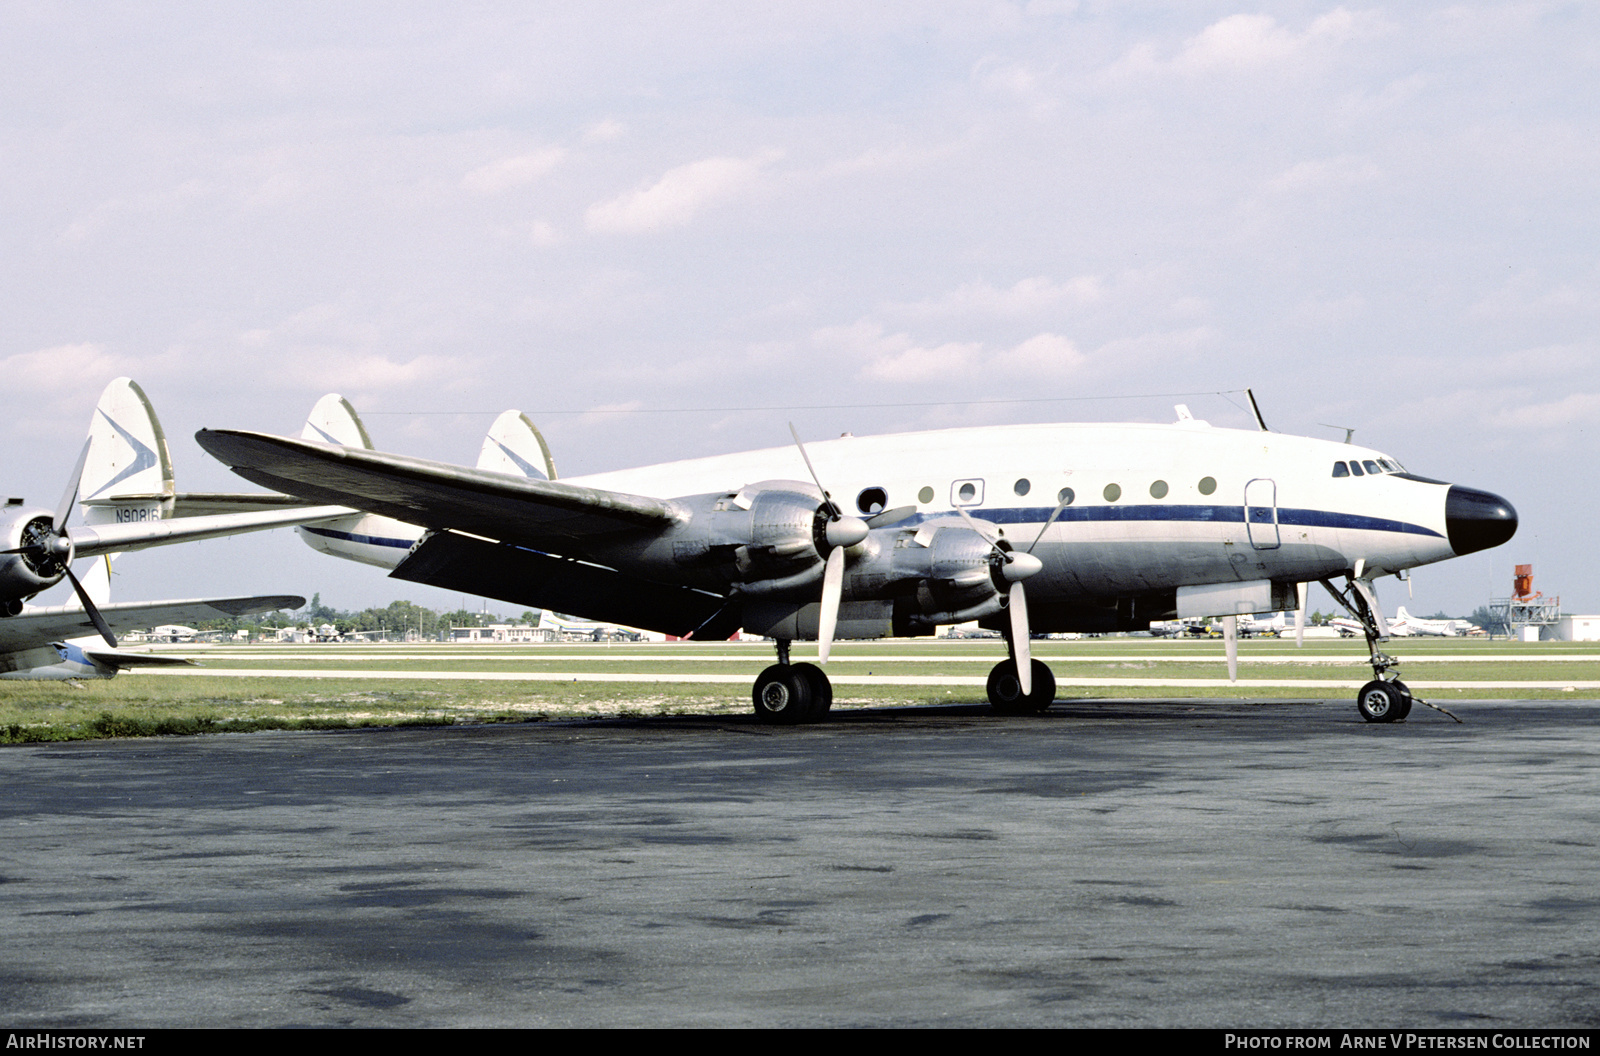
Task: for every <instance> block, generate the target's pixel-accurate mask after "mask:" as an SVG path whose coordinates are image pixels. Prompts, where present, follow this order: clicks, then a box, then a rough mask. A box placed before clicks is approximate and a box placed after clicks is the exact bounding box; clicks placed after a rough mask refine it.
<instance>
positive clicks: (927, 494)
mask: <svg viewBox="0 0 1600 1056" xmlns="http://www.w3.org/2000/svg"><path fill="white" fill-rule="evenodd" d="M917 501H918V502H920V503H922V504H923V505H924V506H926V505H927V504H928V503H930V502H932V501H933V489H932V488H923V489H922V490H921V491H919V492H917Z"/></svg>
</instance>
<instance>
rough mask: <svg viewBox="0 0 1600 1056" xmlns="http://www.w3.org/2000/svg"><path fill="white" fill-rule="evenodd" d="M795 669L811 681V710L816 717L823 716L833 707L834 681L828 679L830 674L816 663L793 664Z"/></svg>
mask: <svg viewBox="0 0 1600 1056" xmlns="http://www.w3.org/2000/svg"><path fill="white" fill-rule="evenodd" d="M790 666H791V667H792V668H793V669H794V670H795V671H798V672H800V674H802V675H803V676H805V679H806V681H808V682H809V683H811V712H812V716H813V717H814V718H818V719H820V718H822V716H824V715H826V714H827V713H828V712H829V710H831V709H832V708H833V683H832V682H830V681H828V674H827V672H826V671H823V670H822V668H820V667H818V666H817V665H816V664H791V665H790Z"/></svg>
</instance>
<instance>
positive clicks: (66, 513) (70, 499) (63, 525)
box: [51, 440, 94, 532]
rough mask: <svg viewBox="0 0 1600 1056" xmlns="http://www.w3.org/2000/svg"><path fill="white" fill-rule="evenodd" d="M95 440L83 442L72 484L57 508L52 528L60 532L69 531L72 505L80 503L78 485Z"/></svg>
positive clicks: (73, 470) (73, 468)
mask: <svg viewBox="0 0 1600 1056" xmlns="http://www.w3.org/2000/svg"><path fill="white" fill-rule="evenodd" d="M92 443H94V441H93V440H85V441H84V442H83V450H82V451H80V452H79V453H78V464H77V465H76V466H73V467H72V477H71V483H70V484H68V485H67V492H66V494H65V495H62V496H61V504H60V505H58V506H57V507H56V519H55V520H54V521H52V522H51V525H52V527H54V528H55V530H56V531H58V532H64V531H66V530H67V518H68V517H70V516H71V515H72V504H73V503H75V502H77V501H78V484H79V483H80V482H81V481H82V480H83V467H84V465H85V464H86V463H88V461H89V445H90V444H92Z"/></svg>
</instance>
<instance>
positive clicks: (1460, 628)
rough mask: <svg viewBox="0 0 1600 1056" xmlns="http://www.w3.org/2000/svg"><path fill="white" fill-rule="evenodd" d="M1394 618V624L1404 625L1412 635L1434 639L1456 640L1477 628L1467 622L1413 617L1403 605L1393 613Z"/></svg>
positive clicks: (1475, 625)
mask: <svg viewBox="0 0 1600 1056" xmlns="http://www.w3.org/2000/svg"><path fill="white" fill-rule="evenodd" d="M1394 618H1395V622H1396V623H1400V624H1404V625H1405V627H1406V629H1407V630H1409V631H1410V632H1411V633H1412V634H1415V635H1428V636H1431V637H1435V638H1458V637H1460V636H1462V635H1465V634H1470V633H1471V632H1472V631H1473V630H1474V629H1475V628H1476V627H1477V624H1475V623H1472V622H1471V621H1469V620H1429V619H1424V618H1423V617H1421V616H1413V615H1411V614H1410V613H1409V612H1407V611H1406V607H1405V606H1404V605H1402V606H1400V608H1399V609H1398V610H1397V611H1396V612H1395V617H1394Z"/></svg>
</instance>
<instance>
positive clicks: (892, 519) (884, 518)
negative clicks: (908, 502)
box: [867, 506, 917, 528]
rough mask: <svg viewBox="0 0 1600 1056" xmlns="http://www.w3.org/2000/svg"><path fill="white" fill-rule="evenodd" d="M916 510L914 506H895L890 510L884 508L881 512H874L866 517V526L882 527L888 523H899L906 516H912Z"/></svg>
mask: <svg viewBox="0 0 1600 1056" xmlns="http://www.w3.org/2000/svg"><path fill="white" fill-rule="evenodd" d="M916 512H917V508H916V507H915V506H896V507H895V508H894V509H892V510H884V511H883V512H882V513H875V514H873V515H872V516H871V517H868V518H867V527H868V528H882V527H885V526H886V525H890V524H899V523H900V522H901V521H903V520H905V519H906V518H907V517H911V516H913V515H914V514H915V513H916Z"/></svg>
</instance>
